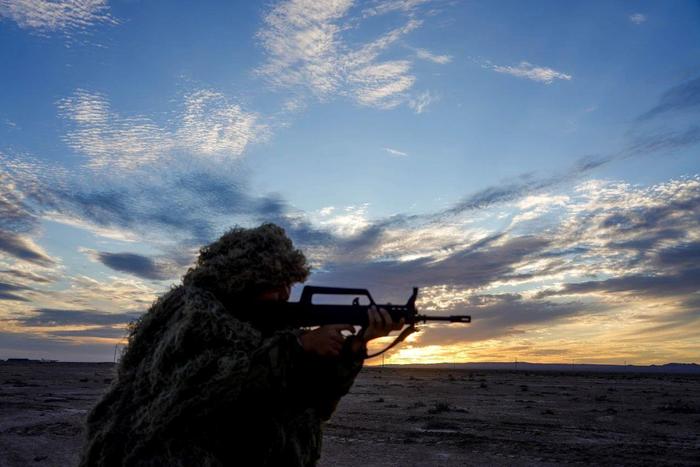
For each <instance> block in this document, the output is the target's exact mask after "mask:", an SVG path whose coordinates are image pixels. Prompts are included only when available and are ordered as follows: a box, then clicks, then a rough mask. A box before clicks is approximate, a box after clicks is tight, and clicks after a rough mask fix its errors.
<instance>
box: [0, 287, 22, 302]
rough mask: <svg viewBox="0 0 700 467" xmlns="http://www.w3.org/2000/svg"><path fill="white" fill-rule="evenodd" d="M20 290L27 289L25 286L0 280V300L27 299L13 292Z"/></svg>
mask: <svg viewBox="0 0 700 467" xmlns="http://www.w3.org/2000/svg"><path fill="white" fill-rule="evenodd" d="M21 290H27V287H23V286H20V285H15V284H8V283H6V282H0V300H15V301H20V302H26V301H28V300H27V299H26V298H24V297H22V296H19V295H16V294H14V293H13V292H17V291H21Z"/></svg>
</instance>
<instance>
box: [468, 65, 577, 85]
mask: <svg viewBox="0 0 700 467" xmlns="http://www.w3.org/2000/svg"><path fill="white" fill-rule="evenodd" d="M481 66H482V67H483V68H488V69H490V70H493V71H495V72H497V73H505V74H507V75H512V76H516V77H518V78H526V79H529V80H532V81H537V82H539V83H544V84H552V83H553V82H554V80H557V79H561V80H565V81H569V80H571V78H572V76H571V75H567V74H566V73H562V72H560V71H556V70H554V69H552V68H547V67H540V66H536V65H533V64H532V63H529V62H525V61H523V62H520V64H518V65H517V66H501V65H493V64H492V63H491V62H486V63H483V64H482V65H481Z"/></svg>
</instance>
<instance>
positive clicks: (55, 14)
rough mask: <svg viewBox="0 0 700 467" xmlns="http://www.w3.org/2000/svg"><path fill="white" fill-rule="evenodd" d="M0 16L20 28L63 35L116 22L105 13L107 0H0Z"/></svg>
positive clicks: (107, 7)
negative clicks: (100, 24) (57, 32)
mask: <svg viewBox="0 0 700 467" xmlns="http://www.w3.org/2000/svg"><path fill="white" fill-rule="evenodd" d="M0 18H8V19H11V20H12V21H14V22H15V23H17V25H18V26H19V27H21V28H24V29H33V30H38V31H42V32H53V31H60V32H63V33H65V34H72V33H76V32H80V31H84V30H85V29H87V28H90V27H92V26H95V25H97V24H99V23H105V24H117V23H118V22H117V20H116V19H115V18H114V17H112V16H111V15H110V14H109V6H108V5H107V0H0Z"/></svg>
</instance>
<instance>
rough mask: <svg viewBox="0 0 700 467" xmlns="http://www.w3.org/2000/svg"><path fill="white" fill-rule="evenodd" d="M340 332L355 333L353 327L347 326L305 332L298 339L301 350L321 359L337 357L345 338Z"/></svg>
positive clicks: (337, 325)
mask: <svg viewBox="0 0 700 467" xmlns="http://www.w3.org/2000/svg"><path fill="white" fill-rule="evenodd" d="M341 331H350V332H351V333H352V334H354V333H355V328H354V326H351V325H349V324H329V325H326V326H321V327H319V328H317V329H314V330H313V331H308V332H305V333H304V334H302V335H301V337H300V338H299V340H300V342H301V346H302V348H303V349H304V350H305V351H307V352H311V353H315V354H317V355H320V356H322V357H337V356H338V355H340V350H341V349H342V348H343V342H345V336H343V335H342V334H341Z"/></svg>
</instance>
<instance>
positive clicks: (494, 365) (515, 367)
mask: <svg viewBox="0 0 700 467" xmlns="http://www.w3.org/2000/svg"><path fill="white" fill-rule="evenodd" d="M386 366H387V367H401V368H434V369H455V370H511V371H566V372H577V371H578V372H581V371H586V372H606V373H692V374H700V365H698V364H696V363H666V364H665V365H594V364H587V363H583V364H565V363H528V362H517V363H515V362H511V363H502V362H475V363H434V364H410V365H386Z"/></svg>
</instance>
